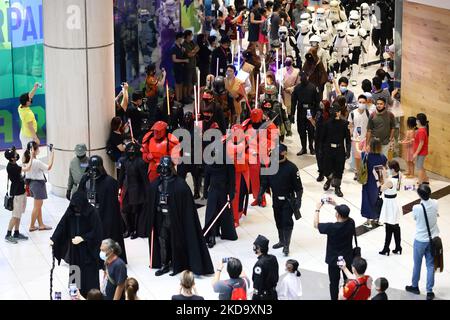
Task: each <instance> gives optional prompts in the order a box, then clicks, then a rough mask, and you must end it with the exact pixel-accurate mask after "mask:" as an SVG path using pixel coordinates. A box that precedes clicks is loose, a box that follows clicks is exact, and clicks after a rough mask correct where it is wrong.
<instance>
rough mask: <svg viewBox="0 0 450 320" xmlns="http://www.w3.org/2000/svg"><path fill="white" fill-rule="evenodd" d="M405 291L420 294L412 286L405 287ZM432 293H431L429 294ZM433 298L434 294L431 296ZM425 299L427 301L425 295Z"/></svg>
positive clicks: (416, 288)
mask: <svg viewBox="0 0 450 320" xmlns="http://www.w3.org/2000/svg"><path fill="white" fill-rule="evenodd" d="M405 290H406V291H408V292H411V293H414V294H420V290H419V288H418V287H413V286H406V287H405ZM429 293H432V292H429ZM433 296H434V294H433ZM427 299H428V294H427Z"/></svg>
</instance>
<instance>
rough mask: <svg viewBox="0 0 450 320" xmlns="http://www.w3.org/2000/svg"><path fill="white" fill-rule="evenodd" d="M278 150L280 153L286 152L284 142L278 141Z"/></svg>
mask: <svg viewBox="0 0 450 320" xmlns="http://www.w3.org/2000/svg"><path fill="white" fill-rule="evenodd" d="M278 152H279V153H280V154H281V153H282V152H287V146H286V145H285V144H282V143H280V145H279V146H278Z"/></svg>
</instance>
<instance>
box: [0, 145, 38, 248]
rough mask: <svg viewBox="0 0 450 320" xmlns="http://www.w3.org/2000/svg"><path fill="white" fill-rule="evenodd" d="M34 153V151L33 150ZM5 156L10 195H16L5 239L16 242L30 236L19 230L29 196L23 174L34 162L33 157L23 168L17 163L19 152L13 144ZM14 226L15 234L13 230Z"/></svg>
mask: <svg viewBox="0 0 450 320" xmlns="http://www.w3.org/2000/svg"><path fill="white" fill-rule="evenodd" d="M31 152H32V154H34V151H31ZM5 158H6V159H8V161H9V162H8V166H7V167H6V171H7V172H8V184H9V180H11V189H10V190H9V195H10V196H11V197H14V200H13V210H12V217H11V220H9V225H8V230H7V232H6V236H5V240H6V241H7V242H9V243H14V244H16V243H17V242H18V240H28V237H26V236H24V235H23V234H21V233H20V232H19V226H20V219H21V218H22V215H23V214H24V212H25V208H26V206H27V196H26V194H25V179H24V176H23V175H22V173H23V172H27V171H30V169H31V164H32V162H33V160H32V157H31V159H30V161H29V162H28V164H27V165H26V166H24V167H23V168H22V167H21V166H19V165H18V164H17V160H19V154H18V153H17V151H16V148H15V147H14V146H13V147H12V148H11V149H8V150H6V151H5ZM13 228H14V235H13V234H12V230H13Z"/></svg>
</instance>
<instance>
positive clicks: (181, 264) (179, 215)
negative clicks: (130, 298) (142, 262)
mask: <svg viewBox="0 0 450 320" xmlns="http://www.w3.org/2000/svg"><path fill="white" fill-rule="evenodd" d="M161 180H162V178H161V177H159V178H158V179H157V180H156V181H154V182H153V183H152V184H151V188H150V204H151V205H150V211H149V213H150V214H149V216H148V221H147V232H148V234H149V249H150V268H160V267H161V256H160V247H159V241H158V230H159V226H160V225H161V222H162V217H161V216H160V215H159V214H158V212H157V209H156V208H157V204H158V197H159V191H158V185H159V184H160V182H161ZM168 188H169V197H168V199H169V212H170V215H171V216H170V219H171V223H172V232H171V237H172V238H171V247H172V264H173V272H174V273H175V274H177V273H179V272H182V271H184V270H191V271H192V272H193V273H194V274H196V275H206V274H213V273H214V267H213V264H212V261H211V257H210V255H209V251H208V248H207V247H206V241H205V239H204V237H203V234H202V228H201V226H200V220H199V218H198V213H197V208H196V206H195V203H194V197H193V195H192V192H191V189H190V188H189V186H188V184H187V183H186V182H185V181H184V180H183V179H182V178H181V177H178V176H175V177H174V179H173V181H170V182H169V187H168Z"/></svg>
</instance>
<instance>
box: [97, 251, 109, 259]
mask: <svg viewBox="0 0 450 320" xmlns="http://www.w3.org/2000/svg"><path fill="white" fill-rule="evenodd" d="M99 256H100V259H102V260H103V261H106V258H107V256H106V252H104V251H100V254H99Z"/></svg>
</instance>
